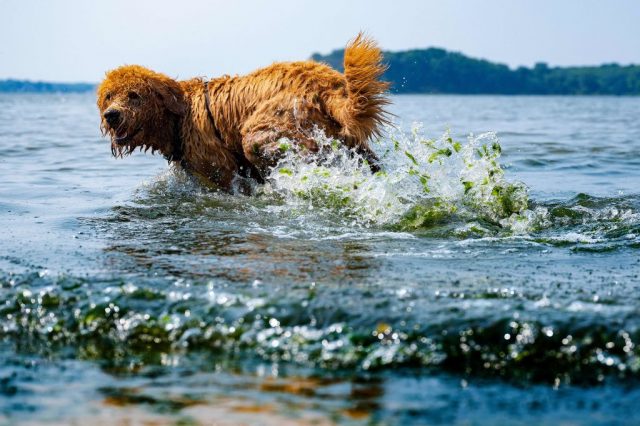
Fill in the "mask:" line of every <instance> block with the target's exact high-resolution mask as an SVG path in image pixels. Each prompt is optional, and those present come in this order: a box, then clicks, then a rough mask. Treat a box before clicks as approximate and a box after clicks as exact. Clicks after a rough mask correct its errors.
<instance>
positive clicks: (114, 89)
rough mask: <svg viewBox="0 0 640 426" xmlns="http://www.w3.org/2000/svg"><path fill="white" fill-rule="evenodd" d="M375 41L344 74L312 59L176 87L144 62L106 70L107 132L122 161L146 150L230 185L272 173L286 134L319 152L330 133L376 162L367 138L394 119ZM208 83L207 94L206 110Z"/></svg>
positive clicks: (351, 51) (356, 53) (102, 98)
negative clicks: (319, 134) (317, 137)
mask: <svg viewBox="0 0 640 426" xmlns="http://www.w3.org/2000/svg"><path fill="white" fill-rule="evenodd" d="M381 59H382V55H381V52H380V49H378V47H377V46H376V45H375V43H374V42H373V41H372V40H370V39H367V38H366V37H363V36H362V34H360V35H358V37H356V38H355V39H354V40H353V41H352V42H351V43H349V45H348V46H347V48H346V50H345V63H344V65H345V73H344V74H340V73H339V72H337V71H335V70H333V69H331V68H330V67H328V66H327V65H324V64H321V63H317V62H313V61H305V62H289V63H276V64H273V65H271V66H269V67H266V68H262V69H260V70H257V71H255V72H253V73H251V74H248V75H246V76H242V77H229V76H223V77H220V78H217V79H214V80H211V81H210V82H209V83H208V85H206V86H205V84H204V81H203V80H202V79H200V78H194V79H190V80H184V81H176V80H173V79H171V78H169V77H167V76H166V75H164V74H160V73H156V72H154V71H151V70H148V69H146V68H144V67H141V66H138V65H128V66H123V67H120V68H117V69H115V70H112V71H110V72H108V73H107V75H106V78H105V79H104V81H103V82H102V83H101V84H100V86H99V87H98V108H99V109H100V113H101V116H102V123H101V129H102V132H103V134H105V135H109V136H110V137H111V150H112V153H113V155H114V156H116V157H123V156H125V155H128V154H131V153H132V152H133V151H134V150H136V149H138V148H139V149H140V150H144V151H147V150H149V149H151V151H152V152H155V151H159V152H161V153H162V155H164V157H165V158H167V159H168V160H169V161H173V162H176V163H177V164H180V165H181V166H182V167H184V168H185V169H187V170H188V171H190V172H191V173H194V174H195V175H197V176H200V177H202V178H204V179H205V180H207V181H209V182H211V183H214V184H217V185H219V186H220V187H222V188H225V189H229V188H230V187H231V185H232V181H233V179H234V177H235V176H236V175H238V174H239V173H241V172H242V171H243V170H244V171H245V175H247V174H249V175H250V173H246V172H247V169H251V170H252V171H253V173H254V175H253V176H254V177H256V176H255V173H256V170H257V172H258V173H259V174H261V175H262V176H264V175H265V174H266V173H268V170H269V168H270V167H272V166H274V165H275V164H276V162H277V161H278V159H279V156H280V155H281V152H280V150H279V149H278V145H279V140H280V139H281V138H288V139H290V140H291V141H293V142H294V143H297V144H299V145H300V146H304V147H305V148H307V150H309V151H312V152H313V151H317V149H318V147H317V145H316V143H315V141H314V140H313V137H312V133H313V131H314V130H315V129H316V128H319V129H322V130H323V131H324V132H325V133H326V134H327V136H330V137H333V138H336V139H340V140H341V141H343V143H344V144H345V145H346V146H347V147H349V148H353V149H355V150H356V151H357V152H359V153H360V154H362V155H363V156H364V157H365V158H366V159H367V160H369V162H370V163H371V164H372V169H373V170H375V169H376V167H377V166H375V163H376V161H377V158H376V157H375V155H374V154H373V152H372V151H371V150H370V148H369V146H368V139H369V138H370V137H372V136H374V135H378V134H379V128H380V125H381V124H383V123H385V122H387V119H386V113H385V111H384V106H385V105H386V104H388V100H387V98H386V97H385V95H384V93H385V92H386V90H387V88H388V85H387V83H385V82H381V81H379V77H380V76H381V74H382V73H383V71H384V69H385V68H384V66H383V65H382V64H381ZM205 87H206V88H207V89H206V90H208V94H209V101H210V102H209V108H210V113H211V116H210V115H209V111H208V110H207V104H206V96H205Z"/></svg>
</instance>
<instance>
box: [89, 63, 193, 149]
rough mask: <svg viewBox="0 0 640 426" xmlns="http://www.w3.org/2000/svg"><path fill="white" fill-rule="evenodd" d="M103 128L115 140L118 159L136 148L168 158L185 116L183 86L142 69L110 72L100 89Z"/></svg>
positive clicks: (134, 67) (99, 98) (127, 67)
mask: <svg viewBox="0 0 640 426" xmlns="http://www.w3.org/2000/svg"><path fill="white" fill-rule="evenodd" d="M98 109H99V110H100V115H101V117H102V122H101V125H100V128H101V130H102V133H103V134H104V135H109V136H110V137H111V152H112V153H113V155H114V156H116V157H122V156H123V155H127V154H130V153H132V152H133V151H134V150H135V149H136V148H140V149H144V150H145V151H146V150H148V149H149V148H151V150H152V152H153V151H156V150H160V152H162V153H163V154H164V155H165V156H170V155H171V152H172V146H173V139H174V132H175V131H176V129H175V123H176V120H178V119H179V118H180V117H181V116H183V115H184V114H185V111H186V103H185V100H184V93H183V91H182V89H181V88H180V85H179V84H178V83H177V82H176V81H175V80H173V79H171V78H169V77H167V76H166V75H164V74H160V73H156V72H153V71H151V70H148V69H147V68H144V67H141V66H138V65H126V66H122V67H120V68H116V69H115V70H112V71H109V72H108V73H107V75H106V77H105V79H104V81H102V83H100V86H98Z"/></svg>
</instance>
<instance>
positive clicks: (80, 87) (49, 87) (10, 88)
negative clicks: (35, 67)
mask: <svg viewBox="0 0 640 426" xmlns="http://www.w3.org/2000/svg"><path fill="white" fill-rule="evenodd" d="M95 90H96V84H94V83H54V82H49V81H30V80H14V79H10V80H0V93H86V92H91V91H95Z"/></svg>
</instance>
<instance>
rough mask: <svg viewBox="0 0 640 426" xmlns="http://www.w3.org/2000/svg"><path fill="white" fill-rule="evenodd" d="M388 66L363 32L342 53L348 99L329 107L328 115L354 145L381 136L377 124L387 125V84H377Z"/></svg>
mask: <svg viewBox="0 0 640 426" xmlns="http://www.w3.org/2000/svg"><path fill="white" fill-rule="evenodd" d="M386 69H387V67H386V66H385V65H384V64H383V63H382V52H381V51H380V48H378V46H377V45H376V43H375V41H373V40H372V39H370V38H368V37H366V36H365V35H363V34H362V33H360V34H358V36H357V37H356V38H355V39H353V40H352V41H351V42H349V44H348V45H347V48H346V49H345V51H344V76H345V79H346V83H347V84H346V89H347V97H346V98H344V97H341V99H336V100H335V101H334V102H333V103H332V105H330V106H329V107H330V110H331V112H330V113H331V115H332V116H333V118H334V119H335V120H336V121H337V122H338V123H340V124H341V125H342V127H343V130H342V133H343V134H344V136H346V137H347V138H349V139H354V140H355V142H356V143H357V144H364V143H366V141H367V139H369V138H370V137H371V136H374V135H375V136H379V135H380V125H382V124H384V123H388V122H389V120H388V115H387V113H386V112H385V110H384V106H385V105H387V104H389V100H388V99H387V97H386V96H385V92H386V91H387V89H388V88H389V84H388V83H386V82H383V81H380V77H381V76H382V74H383V73H384V71H385V70H386Z"/></svg>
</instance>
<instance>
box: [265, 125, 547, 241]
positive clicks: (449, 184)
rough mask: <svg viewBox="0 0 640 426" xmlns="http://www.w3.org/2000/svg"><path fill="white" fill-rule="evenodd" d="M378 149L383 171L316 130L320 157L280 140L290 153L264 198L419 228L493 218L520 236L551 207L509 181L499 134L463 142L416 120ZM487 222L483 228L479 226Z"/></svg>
mask: <svg viewBox="0 0 640 426" xmlns="http://www.w3.org/2000/svg"><path fill="white" fill-rule="evenodd" d="M387 130H388V132H387V133H388V137H387V138H384V139H382V140H379V141H378V142H377V143H375V144H374V148H375V149H376V151H377V152H378V154H379V156H380V161H381V163H382V165H383V171H380V172H377V173H372V172H371V171H370V168H369V165H368V164H367V162H366V160H364V159H363V158H362V157H360V156H359V155H358V154H356V153H355V152H353V151H352V150H348V149H346V148H344V147H343V146H341V145H340V144H339V143H338V142H337V141H333V140H331V139H329V138H327V137H325V136H324V135H323V134H321V133H320V132H316V135H315V139H316V141H317V142H318V144H319V145H320V147H321V150H320V154H319V155H316V156H314V155H308V154H306V155H304V156H303V157H304V158H305V160H301V156H300V153H299V152H297V151H296V150H295V149H292V147H293V144H292V143H291V142H290V141H287V140H283V141H282V143H281V147H282V150H283V151H285V155H284V157H283V158H282V160H281V161H280V162H279V163H278V165H277V166H276V167H275V168H274V169H273V171H272V173H271V174H270V176H269V178H268V185H267V186H265V187H263V188H261V189H260V191H259V192H260V195H262V196H276V197H279V198H281V199H283V200H284V201H285V203H286V204H288V205H290V206H295V207H296V208H298V209H302V210H305V209H306V210H307V211H308V210H318V209H321V210H322V209H331V210H333V211H334V212H339V213H340V214H341V215H343V216H346V217H349V218H351V219H352V220H353V221H354V224H357V225H361V226H390V227H392V228H396V229H403V230H415V229H419V228H427V227H430V226H433V225H434V224H436V223H440V222H442V221H446V220H448V219H450V218H451V217H453V216H456V217H460V218H465V219H466V221H469V220H472V219H475V220H482V221H486V222H489V223H491V224H493V225H497V226H500V227H502V228H504V229H505V230H508V231H510V232H514V233H523V232H527V231H529V230H530V229H531V228H532V227H533V226H535V225H536V224H539V223H540V222H542V221H543V220H544V215H545V214H546V212H545V211H544V209H537V210H530V209H528V204H529V197H528V190H527V187H526V186H525V185H524V184H522V183H519V182H510V181H508V180H507V179H505V176H504V175H505V173H504V169H503V168H502V167H501V165H500V163H499V158H500V154H501V147H500V143H499V141H498V138H497V136H496V134H495V133H483V134H481V135H478V136H475V135H470V136H469V137H468V139H467V141H466V142H459V141H456V140H454V139H453V138H452V137H451V134H450V133H449V132H448V131H447V132H445V133H444V134H443V135H442V136H440V137H439V138H436V139H429V138H426V137H425V136H423V135H422V132H421V126H420V125H414V126H413V128H412V130H411V132H410V133H409V134H407V133H403V132H401V131H399V130H398V129H396V128H388V129H387ZM480 228H481V226H478V229H480Z"/></svg>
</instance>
